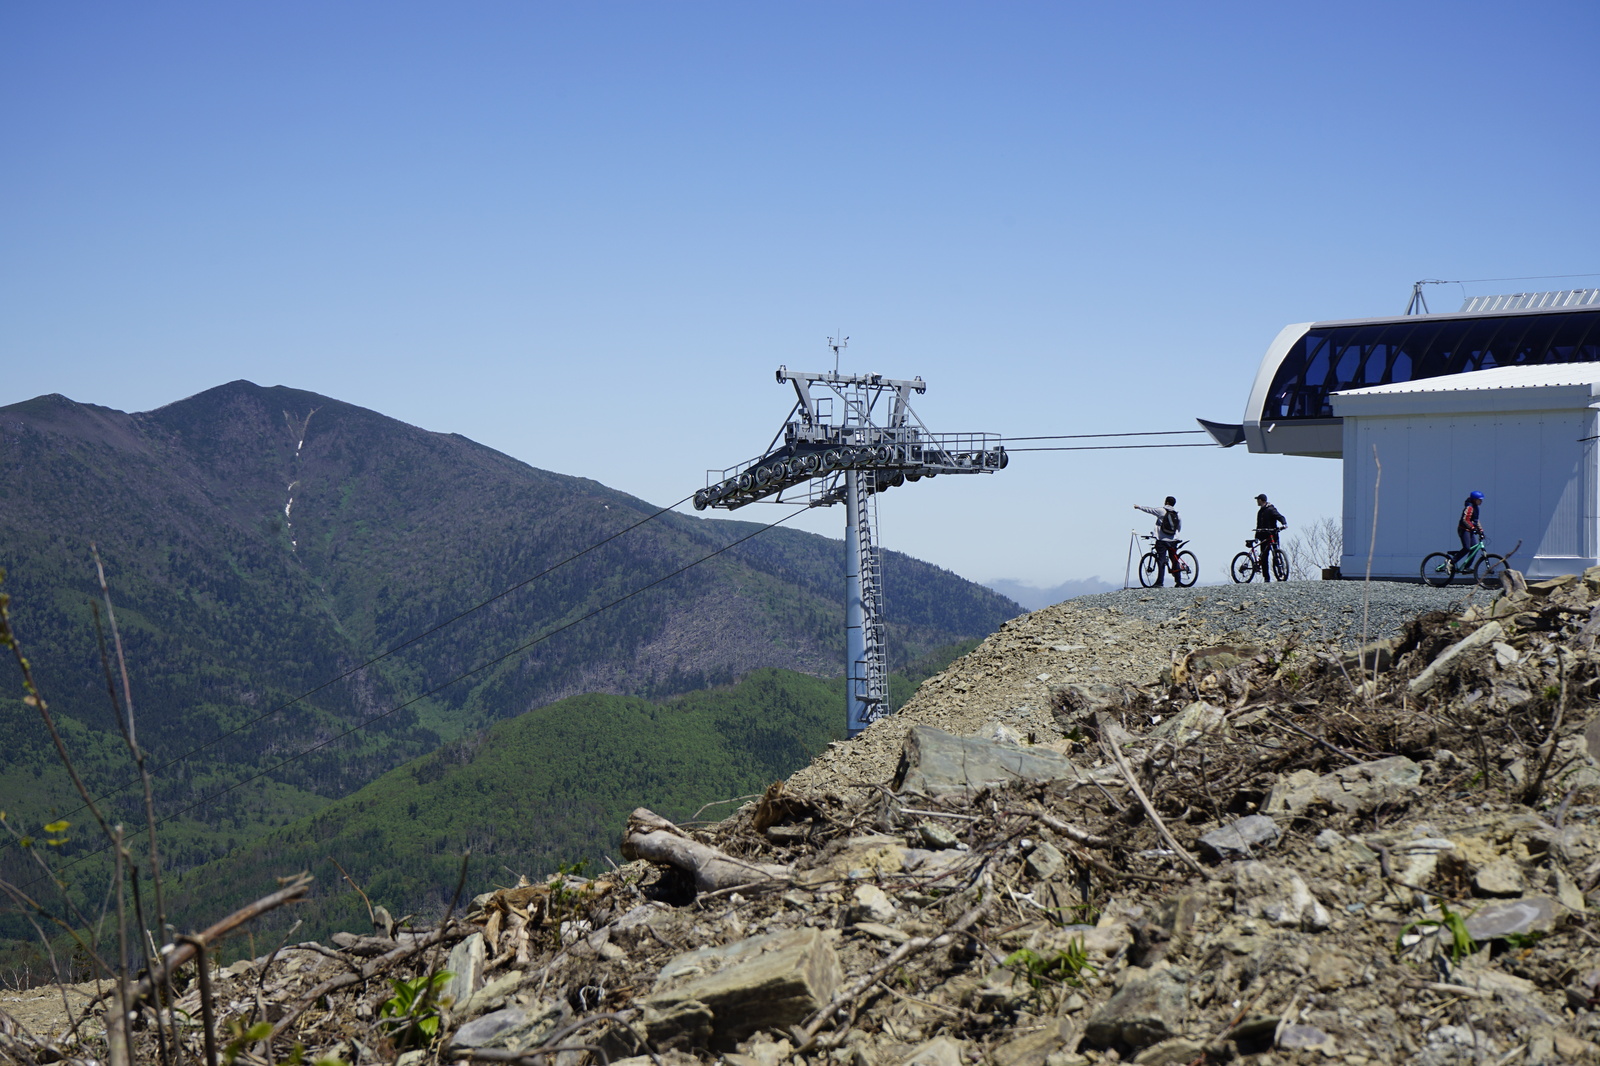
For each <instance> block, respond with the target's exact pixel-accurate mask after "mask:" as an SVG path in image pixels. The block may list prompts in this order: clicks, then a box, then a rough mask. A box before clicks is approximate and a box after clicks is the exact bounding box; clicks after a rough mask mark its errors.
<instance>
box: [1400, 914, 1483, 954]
mask: <svg viewBox="0 0 1600 1066" xmlns="http://www.w3.org/2000/svg"><path fill="white" fill-rule="evenodd" d="M1439 915H1440V916H1439V917H1437V918H1418V919H1417V920H1416V921H1414V922H1407V923H1406V924H1405V925H1404V926H1403V927H1402V928H1401V930H1400V935H1399V936H1398V937H1396V938H1395V942H1394V953H1395V954H1396V955H1399V954H1400V953H1401V952H1402V951H1404V950H1405V937H1406V934H1407V933H1411V932H1414V931H1417V930H1422V929H1447V930H1449V932H1450V961H1451V962H1460V961H1461V960H1462V959H1464V958H1466V957H1467V956H1468V955H1471V954H1472V953H1473V952H1475V951H1477V950H1478V948H1479V946H1480V945H1479V944H1478V942H1477V941H1476V940H1474V939H1472V934H1471V933H1469V932H1468V931H1467V920H1466V919H1465V918H1463V917H1462V916H1461V914H1460V913H1459V912H1458V911H1453V910H1451V909H1450V905H1449V904H1448V903H1446V902H1445V901H1444V900H1442V899H1441V900H1440V901H1439Z"/></svg>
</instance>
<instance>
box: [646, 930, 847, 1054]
mask: <svg viewBox="0 0 1600 1066" xmlns="http://www.w3.org/2000/svg"><path fill="white" fill-rule="evenodd" d="M841 980H843V970H842V968H841V967H840V965H839V956H838V954H837V953H836V952H835V951H834V950H833V945H832V944H831V943H829V941H828V939H827V938H826V937H825V936H824V935H823V933H822V930H820V929H791V930H785V931H784V932H781V933H767V934H764V935H762V936H754V937H749V938H747V939H745V940H740V941H738V942H736V943H733V944H726V945H723V946H720V947H714V948H702V949H700V950H699V951H691V952H688V953H687V954H684V955H679V956H678V957H677V958H675V959H673V960H672V961H670V962H668V963H667V964H666V965H665V966H663V967H662V968H661V973H660V975H659V976H658V977H657V978H656V989H655V991H654V992H652V993H651V994H650V995H648V996H646V997H645V999H644V1003H643V1005H644V1008H645V1027H646V1028H647V1029H648V1030H649V1031H650V1033H651V1038H652V1039H657V1038H658V1037H659V1038H662V1039H666V1040H670V1039H671V1038H672V1037H673V1036H675V1035H677V1029H678V1022H677V1021H675V1020H674V1019H676V1018H678V1017H680V1016H682V1017H685V1018H690V1019H692V1020H693V1023H694V1025H695V1026H696V1027H698V1026H700V1025H703V1024H704V1018H703V1016H702V1011H701V1010H700V1009H699V1008H701V1007H702V1006H703V1009H704V1011H705V1012H709V1014H710V1026H709V1029H710V1031H709V1035H708V1036H709V1043H710V1044H711V1046H713V1047H715V1048H718V1049H721V1050H731V1049H732V1047H733V1045H734V1044H737V1043H738V1042H739V1041H740V1040H743V1039H745V1038H746V1037H748V1036H750V1034H752V1033H754V1032H756V1031H757V1030H758V1029H780V1030H781V1029H783V1028H785V1027H787V1026H790V1025H797V1024H799V1023H800V1022H802V1021H804V1020H805V1019H806V1018H807V1017H808V1016H809V1015H811V1014H812V1013H813V1012H815V1011H817V1010H820V1009H821V1008H822V1007H823V1006H824V1005H826V1004H827V1002H828V1000H829V999H831V998H832V996H833V994H834V992H835V991H836V990H837V989H838V987H839V983H840V981H841ZM685 1008H688V1009H687V1011H686V1010H685Z"/></svg>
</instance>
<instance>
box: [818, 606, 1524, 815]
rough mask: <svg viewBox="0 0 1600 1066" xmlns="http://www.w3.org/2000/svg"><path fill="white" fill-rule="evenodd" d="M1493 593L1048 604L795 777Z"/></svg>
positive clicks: (847, 786) (848, 773) (848, 785)
mask: <svg viewBox="0 0 1600 1066" xmlns="http://www.w3.org/2000/svg"><path fill="white" fill-rule="evenodd" d="M1496 594H1497V593H1493V592H1488V591H1484V590H1474V589H1472V588H1469V587H1466V586H1458V587H1453V588H1443V589H1433V588H1429V587H1427V586H1426V585H1409V584H1401V583H1398V582H1386V581H1375V582H1372V583H1371V585H1370V586H1369V585H1368V584H1366V583H1365V582H1361V581H1288V582H1274V583H1272V584H1270V585H1266V584H1259V583H1254V584H1249V585H1234V584H1228V585H1203V586H1197V587H1194V588H1187V589H1177V588H1163V589H1123V590H1120V591H1117V592H1103V593H1099V594H1096V595H1093V596H1080V597H1078V598H1076V599H1071V600H1067V601H1065V602H1064V603H1058V604H1056V605H1055V606H1054V607H1045V608H1043V609H1041V610H1038V611H1034V612H1033V613H1031V614H1025V615H1021V616H1019V617H1017V618H1013V619H1012V620H1011V621H1009V622H1006V623H1005V624H1004V625H1002V626H1001V627H1000V629H999V631H998V632H996V633H994V634H993V635H992V636H990V637H989V638H988V639H987V640H985V641H984V642H983V643H982V644H981V645H979V646H978V647H977V648H976V649H974V650H973V651H972V652H971V653H969V654H967V655H965V656H963V657H961V658H960V659H957V660H956V661H955V662H953V663H951V664H950V667H949V668H948V669H946V670H944V671H943V672H942V673H939V674H935V675H934V676H933V677H930V678H929V679H928V680H927V681H925V682H923V683H922V686H921V687H920V688H918V689H917V692H916V695H914V696H913V697H912V698H911V699H910V700H908V701H907V702H906V705H905V706H904V707H902V708H899V709H898V712H897V713H895V714H892V715H890V716H889V717H888V718H886V719H883V720H882V721H880V722H877V723H875V724H874V725H873V726H872V727H871V728H870V729H868V730H867V731H866V732H865V733H863V734H862V735H861V736H859V737H857V738H856V739H855V740H851V741H836V742H835V743H833V744H831V745H829V747H828V750H827V751H825V752H823V753H822V754H821V755H819V756H818V757H817V758H816V759H815V760H814V761H813V762H812V764H811V765H810V766H808V767H806V768H804V769H802V770H800V771H798V772H796V773H795V774H794V776H793V777H791V778H790V779H789V781H790V784H791V785H792V786H793V787H795V788H799V789H801V790H814V791H819V792H835V793H845V794H849V793H852V792H853V791H854V790H860V789H863V788H871V787H872V786H874V785H877V784H880V783H882V782H885V781H887V780H888V779H889V778H890V777H891V776H892V775H893V773H894V768H895V763H896V762H897V761H898V759H899V755H900V748H901V746H902V744H903V742H904V740H905V735H906V732H907V731H908V730H909V729H910V728H911V726H913V725H916V724H925V725H931V726H936V727H938V728H940V729H943V730H945V731H946V732H950V733H955V734H958V735H963V736H970V735H971V734H974V733H977V732H979V731H981V730H984V729H986V728H988V727H991V726H992V725H993V724H995V723H1001V724H1004V725H1005V726H1006V727H1007V728H1009V729H1011V730H1013V731H1015V732H1016V733H1017V734H1018V735H1022V736H1026V735H1027V734H1029V733H1032V734H1033V735H1034V736H1035V737H1036V738H1037V739H1038V740H1039V741H1040V742H1041V743H1050V742H1051V741H1052V740H1053V739H1056V738H1058V737H1059V730H1057V729H1056V726H1055V720H1054V718H1053V717H1052V716H1051V713H1050V690H1051V689H1052V688H1055V687H1058V686H1060V685H1063V684H1069V683H1072V682H1083V681H1111V682H1119V683H1124V684H1132V685H1148V684H1150V683H1151V682H1153V681H1155V680H1156V679H1157V678H1158V677H1159V676H1160V674H1161V671H1162V669H1163V668H1164V667H1166V666H1168V665H1170V664H1171V662H1172V659H1173V655H1174V653H1179V654H1181V653H1183V652H1185V651H1189V650H1191V649H1193V648H1197V647H1203V646H1205V645H1207V644H1217V643H1230V642H1238V641H1251V642H1274V643H1276V642H1278V641H1282V640H1284V639H1286V638H1288V637H1289V636H1290V635H1291V634H1293V635H1295V636H1296V637H1297V639H1298V640H1299V641H1301V642H1303V643H1305V644H1312V645H1326V644H1333V645H1339V646H1347V647H1354V646H1356V645H1358V644H1359V643H1360V642H1361V633H1362V610H1363V601H1364V600H1365V603H1366V612H1367V629H1366V631H1367V633H1368V638H1367V639H1368V640H1376V639H1378V638H1380V637H1387V636H1391V635H1394V634H1395V633H1397V632H1398V631H1399V630H1400V628H1401V627H1403V626H1404V625H1405V623H1406V622H1407V621H1409V620H1410V619H1412V618H1415V617H1416V616H1417V615H1419V614H1422V613H1424V612H1426V611H1434V610H1446V611H1451V612H1459V611H1460V610H1461V609H1462V608H1463V607H1464V606H1466V605H1467V604H1468V603H1469V602H1475V603H1480V604H1481V603H1487V602H1489V600H1490V599H1492V598H1493V596H1494V595H1496Z"/></svg>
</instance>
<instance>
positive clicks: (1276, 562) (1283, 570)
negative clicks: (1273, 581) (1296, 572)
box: [1272, 551, 1289, 581]
mask: <svg viewBox="0 0 1600 1066" xmlns="http://www.w3.org/2000/svg"><path fill="white" fill-rule="evenodd" d="M1272 576H1273V577H1275V578H1277V579H1278V580H1279V581H1288V580H1289V560H1288V559H1286V558H1284V555H1283V552H1281V551H1274V552H1273V553H1272Z"/></svg>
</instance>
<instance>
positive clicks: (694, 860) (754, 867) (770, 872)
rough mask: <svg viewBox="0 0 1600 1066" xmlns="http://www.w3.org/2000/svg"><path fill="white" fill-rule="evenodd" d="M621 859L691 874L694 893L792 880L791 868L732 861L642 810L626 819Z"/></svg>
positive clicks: (651, 813) (650, 812)
mask: <svg viewBox="0 0 1600 1066" xmlns="http://www.w3.org/2000/svg"><path fill="white" fill-rule="evenodd" d="M622 857H623V858H625V859H648V860H649V861H651V862H656V863H664V864H665V865H667V866H672V867H675V868H676V869H679V870H682V871H684V872H685V873H688V874H691V875H693V877H694V887H695V891H696V892H716V891H719V890H722V889H728V888H740V887H743V886H745V885H754V884H760V883H763V882H768V881H790V880H793V879H794V868H793V867H790V866H780V865H777V864H775V863H765V862H751V861H749V860H748V859H739V858H735V857H734V856H732V855H729V854H728V853H727V852H724V851H719V850H718V849H716V848H714V847H712V846H711V845H709V844H702V843H700V841H698V840H695V839H693V838H692V837H690V836H689V835H688V834H686V833H684V831H683V830H681V829H679V828H678V827H677V826H675V825H673V824H672V823H671V822H669V821H667V820H666V819H665V818H663V817H661V816H660V815H659V814H656V813H655V812H654V811H651V810H646V809H645V808H643V807H640V808H638V809H637V810H635V811H634V812H633V814H632V815H630V816H629V818H628V828H627V829H626V830H625V831H624V832H623V834H622Z"/></svg>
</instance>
